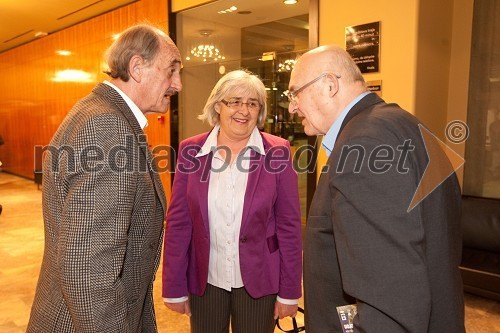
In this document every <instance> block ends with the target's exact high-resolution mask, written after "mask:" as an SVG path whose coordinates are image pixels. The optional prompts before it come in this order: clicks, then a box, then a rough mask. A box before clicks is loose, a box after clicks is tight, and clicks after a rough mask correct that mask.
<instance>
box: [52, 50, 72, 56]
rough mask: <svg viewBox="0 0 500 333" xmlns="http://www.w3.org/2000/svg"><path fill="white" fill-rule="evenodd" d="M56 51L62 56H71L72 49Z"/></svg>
mask: <svg viewBox="0 0 500 333" xmlns="http://www.w3.org/2000/svg"><path fill="white" fill-rule="evenodd" d="M56 53H57V54H58V55H60V56H70V55H71V51H68V50H57V51H56Z"/></svg>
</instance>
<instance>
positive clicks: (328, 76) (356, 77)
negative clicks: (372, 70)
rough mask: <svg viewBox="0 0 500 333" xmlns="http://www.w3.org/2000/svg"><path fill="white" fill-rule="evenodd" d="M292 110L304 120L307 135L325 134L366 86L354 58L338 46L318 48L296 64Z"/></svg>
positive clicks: (291, 101) (291, 82)
mask: <svg viewBox="0 0 500 333" xmlns="http://www.w3.org/2000/svg"><path fill="white" fill-rule="evenodd" d="M288 88H289V99H290V104H289V106H288V110H289V112H291V113H296V114H297V115H298V116H299V117H302V118H303V120H302V124H303V125H304V132H305V133H306V134H307V135H322V134H325V133H326V132H327V131H328V130H329V128H330V127H331V125H332V124H333V122H334V121H335V119H337V117H338V116H339V114H340V113H341V112H342V110H344V108H345V107H346V106H347V105H349V103H351V102H352V101H353V100H354V99H355V98H356V97H357V96H359V95H360V94H362V93H363V92H365V91H366V83H365V80H364V78H363V76H362V75H361V72H360V70H359V68H358V66H357V65H356V64H355V63H354V61H353V60H352V58H351V56H350V55H349V54H348V53H347V52H346V51H344V50H343V49H342V48H340V47H338V46H335V45H328V46H321V47H317V48H315V49H313V50H310V51H309V52H306V53H304V54H303V55H302V56H301V57H300V58H299V59H298V60H297V62H296V63H295V65H294V68H293V70H292V74H291V76H290V82H289V86H288Z"/></svg>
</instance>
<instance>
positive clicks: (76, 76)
mask: <svg viewBox="0 0 500 333" xmlns="http://www.w3.org/2000/svg"><path fill="white" fill-rule="evenodd" d="M52 81H54V82H83V83H86V82H94V81H95V78H94V75H92V74H90V73H88V72H85V71H82V70H77V69H66V70H63V71H58V72H56V73H55V75H54V77H52Z"/></svg>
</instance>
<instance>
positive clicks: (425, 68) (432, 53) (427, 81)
mask: <svg viewBox="0 0 500 333" xmlns="http://www.w3.org/2000/svg"><path fill="white" fill-rule="evenodd" d="M452 22H453V0H440V1H435V0H420V1H419V11H418V33H417V36H416V37H417V44H416V45H417V59H416V62H415V65H414V66H415V68H416V87H415V88H416V89H415V98H414V100H415V107H414V111H415V112H414V114H415V115H416V116H417V117H418V118H419V119H420V121H422V123H424V124H425V125H426V126H427V127H429V129H430V130H431V131H432V132H433V133H434V134H435V135H436V136H437V137H438V138H440V139H441V140H445V128H446V123H447V107H448V98H447V97H448V84H449V75H450V56H451V37H452V35H451V30H452Z"/></svg>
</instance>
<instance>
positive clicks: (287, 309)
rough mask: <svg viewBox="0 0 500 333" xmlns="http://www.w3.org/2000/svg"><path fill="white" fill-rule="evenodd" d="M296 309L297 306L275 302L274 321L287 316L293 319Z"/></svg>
mask: <svg viewBox="0 0 500 333" xmlns="http://www.w3.org/2000/svg"><path fill="white" fill-rule="evenodd" d="M298 307H299V305H298V304H294V305H288V304H283V303H280V302H279V301H276V303H275V304H274V319H278V318H279V319H283V318H285V317H288V316H290V317H292V318H293V317H295V315H297V309H298Z"/></svg>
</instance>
